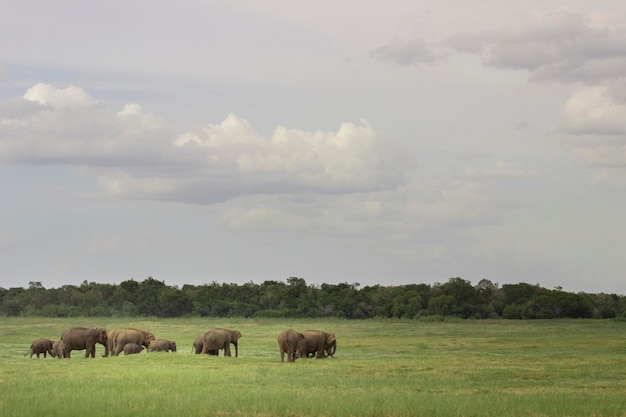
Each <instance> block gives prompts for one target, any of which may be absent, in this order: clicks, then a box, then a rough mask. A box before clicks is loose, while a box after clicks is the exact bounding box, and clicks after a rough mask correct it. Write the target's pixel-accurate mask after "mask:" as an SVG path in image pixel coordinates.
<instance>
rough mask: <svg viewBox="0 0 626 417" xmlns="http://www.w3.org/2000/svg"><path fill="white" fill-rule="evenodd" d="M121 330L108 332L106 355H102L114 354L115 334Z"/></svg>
mask: <svg viewBox="0 0 626 417" xmlns="http://www.w3.org/2000/svg"><path fill="white" fill-rule="evenodd" d="M119 331H120V330H119V329H114V330H109V331H108V332H107V344H106V347H105V349H104V355H102V356H104V357H107V356H113V351H114V350H115V336H116V335H117V333H118V332H119Z"/></svg>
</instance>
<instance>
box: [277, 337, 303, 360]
mask: <svg viewBox="0 0 626 417" xmlns="http://www.w3.org/2000/svg"><path fill="white" fill-rule="evenodd" d="M302 340H304V335H303V334H302V333H300V332H297V331H295V330H293V329H287V330H283V331H282V332H280V334H279V335H278V347H279V348H280V361H281V362H285V353H286V354H287V362H295V361H296V356H297V352H298V344H299V343H300V341H302Z"/></svg>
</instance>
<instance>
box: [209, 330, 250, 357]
mask: <svg viewBox="0 0 626 417" xmlns="http://www.w3.org/2000/svg"><path fill="white" fill-rule="evenodd" d="M240 337H241V333H240V332H239V331H237V330H231V329H224V328H217V329H211V330H208V331H207V332H206V333H205V334H204V335H203V337H202V341H203V343H202V353H208V354H213V353H212V352H215V351H217V352H218V353H219V350H220V349H224V356H232V355H231V353H230V344H231V343H232V344H233V345H234V346H235V357H238V356H239V338H240ZM215 354H217V353H215Z"/></svg>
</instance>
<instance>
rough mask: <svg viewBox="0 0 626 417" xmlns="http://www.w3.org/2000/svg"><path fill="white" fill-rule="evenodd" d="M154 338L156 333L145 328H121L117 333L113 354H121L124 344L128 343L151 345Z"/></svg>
mask: <svg viewBox="0 0 626 417" xmlns="http://www.w3.org/2000/svg"><path fill="white" fill-rule="evenodd" d="M154 339H155V337H154V335H153V334H152V333H150V332H147V331H145V330H140V329H135V328H130V329H124V330H119V331H118V332H117V333H116V334H115V343H114V346H115V347H114V349H113V355H115V356H119V354H120V352H121V351H122V350H123V349H124V346H126V345H127V344H128V343H136V344H138V345H142V346H145V347H146V348H147V347H148V346H149V345H150V342H152V341H153V340H154Z"/></svg>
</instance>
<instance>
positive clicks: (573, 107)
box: [563, 86, 626, 134]
mask: <svg viewBox="0 0 626 417" xmlns="http://www.w3.org/2000/svg"><path fill="white" fill-rule="evenodd" d="M563 130H565V131H566V132H568V133H572V134H626V104H625V103H623V102H617V101H616V100H614V99H613V98H612V97H611V95H610V92H609V90H608V88H607V87H606V86H594V87H589V88H585V89H582V90H579V91H577V92H576V93H574V94H572V96H571V97H570V98H569V99H568V100H567V102H566V103H565V106H564V109H563Z"/></svg>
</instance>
